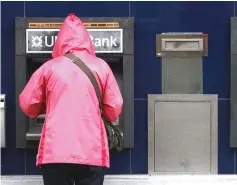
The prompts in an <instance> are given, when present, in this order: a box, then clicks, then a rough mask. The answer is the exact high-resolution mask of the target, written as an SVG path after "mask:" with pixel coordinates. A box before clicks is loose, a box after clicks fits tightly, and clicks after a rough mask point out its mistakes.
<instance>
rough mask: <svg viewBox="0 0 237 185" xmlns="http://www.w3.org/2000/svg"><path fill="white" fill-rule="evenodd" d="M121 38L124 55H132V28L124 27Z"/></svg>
mask: <svg viewBox="0 0 237 185" xmlns="http://www.w3.org/2000/svg"><path fill="white" fill-rule="evenodd" d="M123 38H124V39H123V48H124V52H123V53H124V55H129V54H130V55H132V54H133V53H134V30H133V29H124V30H123Z"/></svg>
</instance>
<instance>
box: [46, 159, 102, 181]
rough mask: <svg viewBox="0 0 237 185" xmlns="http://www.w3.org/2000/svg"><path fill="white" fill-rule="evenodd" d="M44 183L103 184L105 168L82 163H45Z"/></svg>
mask: <svg viewBox="0 0 237 185" xmlns="http://www.w3.org/2000/svg"><path fill="white" fill-rule="evenodd" d="M41 169H42V172H43V181H44V185H103V182H104V175H105V168H103V167H98V166H89V165H80V164H44V165H42V166H41Z"/></svg>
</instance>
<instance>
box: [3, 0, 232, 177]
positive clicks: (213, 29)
mask: <svg viewBox="0 0 237 185" xmlns="http://www.w3.org/2000/svg"><path fill="white" fill-rule="evenodd" d="M23 3H24V2H2V12H1V13H2V24H1V25H2V28H1V29H2V60H1V61H2V66H1V67H2V72H1V75H2V76H1V77H2V84H1V85H2V87H1V89H2V90H1V91H2V93H7V99H8V100H9V99H10V101H8V103H7V117H6V121H7V126H8V129H7V149H3V150H2V168H1V171H2V174H24V173H25V171H26V173H28V174H38V173H39V169H36V167H35V157H36V151H27V152H25V151H24V150H17V149H15V139H16V137H15V117H14V114H13V113H14V112H15V110H14V102H15V96H14V75H13V74H14V18H15V17H23V15H24V4H23ZM25 4H26V6H25V10H26V16H31V17H32V16H33V17H65V16H66V15H67V14H68V13H69V12H75V13H76V14H78V16H94V17H95V16H120V17H126V16H128V15H129V5H128V2H103V3H101V2H25ZM111 7H112V8H111ZM113 7H116V8H113ZM130 7H131V16H134V17H135V98H136V99H138V98H142V99H147V94H149V93H156V94H157V93H158V94H159V93H161V66H160V60H159V59H158V58H156V57H155V34H157V33H161V32H176V31H177V32H179V31H192V32H197V31H200V32H204V33H208V34H209V56H208V57H207V58H205V59H204V93H214V94H216V93H217V94H219V98H227V97H229V67H230V66H229V64H230V58H229V50H230V48H229V35H230V34H229V22H230V21H229V18H230V17H231V16H233V14H234V13H233V10H234V4H233V2H131V6H130ZM144 7H146V9H149V11H144ZM146 104H147V101H142V100H141V101H135V148H134V149H133V150H132V153H131V157H132V158H131V161H130V151H124V152H123V153H113V154H112V155H111V169H110V171H109V173H112V174H120V173H121V174H123V173H129V172H130V170H131V171H132V172H133V173H146V172H147V124H146V123H147V108H146V107H147V105H146ZM236 157H237V156H236ZM25 160H26V164H25ZM130 162H131V166H132V169H130ZM25 165H26V169H25ZM236 165H237V164H236ZM218 166H219V173H222V174H223V173H229V174H231V173H233V172H234V153H233V151H232V150H231V149H230V148H229V101H219V165H218ZM236 167H237V166H236Z"/></svg>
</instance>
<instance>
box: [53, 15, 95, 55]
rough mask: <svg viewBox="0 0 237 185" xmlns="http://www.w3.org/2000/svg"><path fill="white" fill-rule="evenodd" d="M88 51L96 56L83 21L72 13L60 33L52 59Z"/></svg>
mask: <svg viewBox="0 0 237 185" xmlns="http://www.w3.org/2000/svg"><path fill="white" fill-rule="evenodd" d="M83 50H87V51H88V53H89V54H91V55H95V50H94V46H93V44H92V41H91V39H90V35H89V33H88V32H87V30H86V28H85V26H84V24H83V23H82V21H81V20H80V19H79V18H78V17H76V16H75V14H73V13H71V14H69V15H68V16H67V18H66V19H65V21H64V23H63V24H62V26H61V28H60V31H59V33H58V37H57V40H56V42H55V44H54V48H53V53H52V57H53V58H56V57H58V56H63V55H64V54H66V53H67V52H69V51H83Z"/></svg>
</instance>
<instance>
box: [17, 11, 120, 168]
mask: <svg viewBox="0 0 237 185" xmlns="http://www.w3.org/2000/svg"><path fill="white" fill-rule="evenodd" d="M67 52H72V53H74V54H75V55H77V56H78V57H79V58H80V59H81V60H82V61H83V62H84V63H85V64H86V65H87V66H88V67H89V68H90V69H91V70H92V71H93V72H94V74H95V76H96V78H97V81H98V84H99V85H100V89H101V92H102V99H103V106H104V114H105V116H106V118H107V119H108V120H109V121H115V120H116V119H117V118H118V116H119V115H120V113H121V109H122V105H123V99H122V95H121V92H120V89H119V86H118V84H117V82H116V79H115V77H114V75H113V73H112V71H111V69H110V67H109V66H108V64H107V63H106V62H105V61H104V60H102V59H100V58H97V57H96V56H95V51H94V48H93V44H92V41H91V39H90V37H89V33H88V32H87V30H86V28H85V27H84V25H83V23H82V22H81V20H80V19H79V18H77V17H76V16H75V15H74V14H69V15H68V17H67V18H66V20H65V21H64V23H63V25H62V26H61V29H60V31H59V33H58V38H57V40H56V43H55V45H54V49H53V53H52V56H53V59H52V60H49V61H48V62H46V63H44V64H43V65H42V66H41V67H40V68H39V69H38V70H37V71H35V72H34V74H33V75H32V76H31V78H30V80H29V82H28V83H27V85H26V87H25V88H24V90H23V92H22V93H21V94H20V97H19V101H20V107H21V109H22V111H23V112H24V113H25V114H26V115H28V116H29V117H30V118H35V117H37V116H39V115H40V114H43V113H46V118H45V122H44V125H43V129H42V135H41V139H40V143H39V148H38V155H37V164H36V165H37V166H39V165H41V164H46V163H76V164H87V165H96V166H104V167H110V165H109V164H110V162H109V150H108V142H107V136H106V131H105V128H104V125H103V122H102V119H101V113H100V110H99V104H98V100H97V97H96V93H95V90H94V88H93V86H92V84H91V82H90V81H89V79H88V77H87V76H86V75H85V74H84V73H83V72H82V71H81V70H80V69H79V68H78V66H77V65H75V64H74V63H73V62H72V61H70V59H68V58H66V57H64V56H63V55H64V54H65V53H67Z"/></svg>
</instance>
